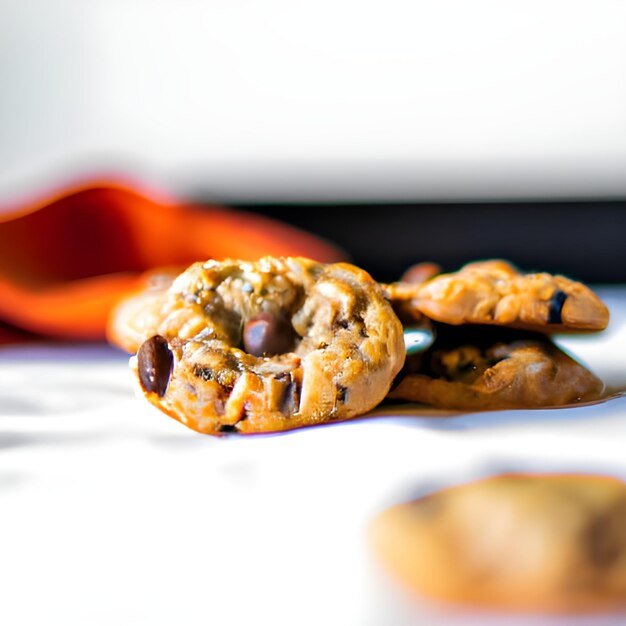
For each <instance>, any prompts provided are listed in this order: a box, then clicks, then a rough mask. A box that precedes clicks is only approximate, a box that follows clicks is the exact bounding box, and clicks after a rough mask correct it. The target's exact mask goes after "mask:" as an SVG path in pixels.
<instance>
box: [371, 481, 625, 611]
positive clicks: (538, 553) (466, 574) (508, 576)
mask: <svg viewBox="0 0 626 626" xmlns="http://www.w3.org/2000/svg"><path fill="white" fill-rule="evenodd" d="M371 531H372V532H371V538H372V541H373V544H374V547H375V550H376V552H377V554H378V555H379V557H380V558H381V560H382V561H383V562H384V563H385V564H386V565H387V567H388V569H389V570H390V572H392V573H394V574H395V575H396V576H398V577H399V578H400V579H401V580H402V581H403V582H404V583H405V584H406V585H408V586H409V587H411V588H413V589H414V590H416V591H417V592H419V593H420V594H422V595H424V596H428V597H431V598H435V599H437V600H444V601H451V602H457V603H463V604H472V605H478V606H482V607H487V608H494V609H499V610H501V609H505V610H516V611H528V612H531V611H532V612H539V611H540V612H545V611H554V612H579V611H581V612H585V611H586V612H590V611H605V610H618V609H626V483H624V482H623V481H621V480H618V479H615V478H609V477H604V476H592V475H574V474H544V475H532V474H509V475H500V476H496V477H492V478H488V479H484V480H480V481H477V482H473V483H469V484H465V485H461V486H456V487H452V488H448V489H444V490H442V491H438V492H435V493H433V494H431V495H428V496H426V497H422V498H419V499H417V500H414V501H412V502H408V503H404V504H400V505H396V506H394V507H392V508H390V509H387V510H386V511H383V512H382V513H381V514H380V515H379V516H378V517H377V518H376V519H375V520H374V523H373V524H372V527H371Z"/></svg>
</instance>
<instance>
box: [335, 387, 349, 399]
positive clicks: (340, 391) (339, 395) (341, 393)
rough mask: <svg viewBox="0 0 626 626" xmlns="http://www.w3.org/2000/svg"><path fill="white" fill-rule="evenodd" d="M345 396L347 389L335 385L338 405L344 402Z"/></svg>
mask: <svg viewBox="0 0 626 626" xmlns="http://www.w3.org/2000/svg"><path fill="white" fill-rule="evenodd" d="M347 395H348V388H347V387H344V386H342V385H337V402H338V403H343V402H345V401H346V396H347Z"/></svg>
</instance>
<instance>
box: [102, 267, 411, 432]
mask: <svg viewBox="0 0 626 626" xmlns="http://www.w3.org/2000/svg"><path fill="white" fill-rule="evenodd" d="M168 280H169V279H164V280H162V281H161V282H160V283H159V284H158V285H156V286H155V287H154V288H149V289H147V290H146V291H145V292H144V293H139V294H137V295H136V296H135V297H134V298H131V299H129V300H128V301H126V302H125V303H122V304H121V305H120V307H118V309H117V311H116V313H115V314H114V316H113V318H112V320H111V323H110V333H109V336H110V337H111V339H112V341H114V342H115V343H117V345H119V346H121V347H123V348H125V349H127V350H130V351H132V352H134V351H137V354H136V356H135V357H133V358H132V359H131V367H132V369H133V371H134V373H135V375H136V378H137V380H138V382H139V386H140V388H141V390H142V392H143V394H144V395H145V397H146V399H147V400H148V401H149V402H151V403H152V404H153V405H155V406H156V407H157V408H159V409H160V410H162V411H163V412H164V413H167V414H168V415H170V416H171V417H174V418H175V419H177V420H179V421H180V422H181V423H183V424H185V425H186V426H188V427H190V428H193V429H194V430H197V431H199V432H202V433H206V434H213V435H216V434H221V433H228V432H239V433H252V432H274V431H279V430H287V429H291V428H296V427H300V426H308V425H313V424H318V423H323V422H328V421H333V420H341V419H347V418H350V417H354V416H357V415H361V414H363V413H365V412H367V411H368V410H370V409H371V408H373V407H374V406H376V405H377V404H378V403H379V402H380V401H381V400H382V399H383V398H384V397H385V395H386V394H387V392H388V391H389V388H390V386H391V383H392V381H393V379H394V377H395V376H396V375H397V373H398V372H399V370H400V369H401V367H402V365H403V363H404V359H405V347H404V339H403V333H402V325H401V324H400V321H399V320H398V318H397V317H396V315H395V314H394V313H393V310H392V308H391V306H390V304H389V302H388V301H387V300H386V299H385V297H384V294H383V290H382V288H381V287H380V285H378V283H376V282H375V281H374V280H373V279H372V278H371V277H370V276H369V274H367V273H366V272H365V271H363V270H361V269H359V268H357V267H355V266H353V265H349V264H347V263H335V264H323V263H317V262H315V261H312V260H309V259H305V258H296V257H283V258H274V257H264V258H262V259H260V260H259V261H258V262H254V263H252V262H244V261H238V260H224V261H214V260H211V261H206V262H199V263H195V264H193V265H192V266H190V267H189V268H187V269H186V270H185V271H184V272H182V273H181V274H180V275H179V276H178V277H176V279H175V280H174V281H173V282H172V283H171V285H170V286H167V283H168Z"/></svg>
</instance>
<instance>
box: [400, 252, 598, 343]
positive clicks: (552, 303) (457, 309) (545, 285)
mask: <svg viewBox="0 0 626 626" xmlns="http://www.w3.org/2000/svg"><path fill="white" fill-rule="evenodd" d="M408 285H409V283H406V286H405V287H404V289H401V288H400V287H395V291H396V293H398V294H399V297H401V298H402V299H406V297H407V294H408V293H411V291H413V297H412V298H411V299H410V301H411V304H412V306H413V307H414V308H415V309H416V310H417V311H419V312H420V313H422V314H424V315H426V316H427V317H429V318H430V319H433V320H435V321H438V322H444V323H446V324H496V325H501V326H508V327H512V328H522V329H527V330H535V331H540V332H544V333H555V332H563V331H598V330H603V329H604V328H606V326H607V324H608V321H609V312H608V309H607V307H606V306H605V305H604V303H603V302H602V301H601V300H600V299H599V298H598V296H597V295H596V294H595V293H594V292H593V291H592V290H591V289H589V287H587V286H585V285H583V284H582V283H579V282H575V281H573V280H570V279H569V278H565V277H564V276H553V275H551V274H547V273H536V274H522V273H520V272H519V271H518V270H517V269H516V268H515V267H513V266H512V265H511V264H509V263H507V262H505V261H498V260H492V261H481V262H476V263H469V264H468V265H465V266H464V267H463V268H461V270H459V271H458V272H455V273H452V274H440V275H437V276H434V277H432V278H429V279H427V280H426V281H425V282H423V283H417V284H415V285H412V286H411V287H409V286H408ZM405 308H406V307H405Z"/></svg>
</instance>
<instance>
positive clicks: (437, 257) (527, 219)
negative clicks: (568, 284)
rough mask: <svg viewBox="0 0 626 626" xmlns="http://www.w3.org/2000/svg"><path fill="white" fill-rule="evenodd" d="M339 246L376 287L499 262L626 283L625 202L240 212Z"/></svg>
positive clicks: (257, 208)
mask: <svg viewBox="0 0 626 626" xmlns="http://www.w3.org/2000/svg"><path fill="white" fill-rule="evenodd" d="M240 208H242V209H245V210H248V211H254V212H258V213H261V214H263V215H268V216H271V217H274V218H278V219H280V220H283V221H285V222H288V223H290V224H293V225H295V226H299V227H300V228H304V229H306V230H308V231H310V232H312V233H315V234H318V235H321V236H323V237H325V238H327V239H329V240H330V241H332V242H334V243H337V244H339V245H340V246H342V247H343V248H344V249H345V250H346V251H347V252H348V253H349V254H350V256H351V258H352V261H353V262H354V263H356V264H358V265H360V266H361V267H363V268H364V269H366V270H368V271H369V272H370V273H371V274H372V275H373V276H374V277H375V278H377V279H378V280H381V281H391V280H396V279H397V278H398V277H399V276H400V275H401V274H402V272H403V271H404V270H405V269H406V268H407V267H408V266H409V265H411V264H413V263H417V262H421V261H434V262H437V263H439V264H440V265H441V266H442V267H443V269H444V271H452V270H455V269H457V268H458V267H459V266H460V265H462V264H463V263H467V262H468V261H472V260H477V259H484V258H503V259H507V260H509V261H512V262H513V263H515V264H516V265H518V266H519V267H520V268H522V269H523V270H525V271H547V272H552V273H560V274H565V275H566V276H570V277H572V278H576V279H579V280H582V281H586V282H594V283H618V282H626V242H625V236H626V200H619V201H617V200H615V201H596V202H588V201H585V202H545V203H542V202H533V203H525V202H515V203H489V204H477V203H472V204H388V205H384V204H376V205H339V204H307V205H246V206H241V207H240Z"/></svg>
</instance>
